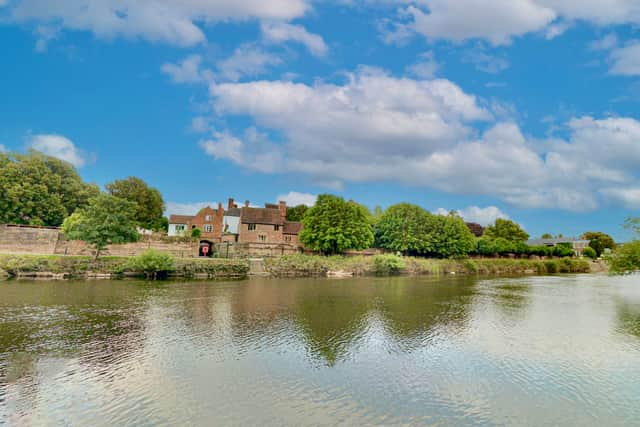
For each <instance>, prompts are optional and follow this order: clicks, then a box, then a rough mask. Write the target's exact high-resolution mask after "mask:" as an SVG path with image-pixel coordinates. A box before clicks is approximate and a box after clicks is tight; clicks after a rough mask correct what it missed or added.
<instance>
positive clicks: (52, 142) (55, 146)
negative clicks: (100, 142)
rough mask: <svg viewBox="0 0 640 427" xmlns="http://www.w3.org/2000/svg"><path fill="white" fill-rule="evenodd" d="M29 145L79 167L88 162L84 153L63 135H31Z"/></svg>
mask: <svg viewBox="0 0 640 427" xmlns="http://www.w3.org/2000/svg"><path fill="white" fill-rule="evenodd" d="M29 145H30V146H31V148H33V149H35V150H38V151H40V152H42V153H44V154H46V155H48V156H51V157H55V158H58V159H60V160H64V161H66V162H69V163H71V164H72V165H73V166H75V167H78V168H81V167H82V166H84V165H85V164H86V163H87V158H86V156H85V155H84V153H82V152H81V151H80V150H79V149H78V148H77V147H76V146H75V144H74V143H73V142H71V140H69V139H67V138H65V137H64V136H62V135H32V136H30V137H29Z"/></svg>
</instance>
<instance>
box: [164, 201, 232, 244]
mask: <svg viewBox="0 0 640 427" xmlns="http://www.w3.org/2000/svg"><path fill="white" fill-rule="evenodd" d="M223 218H224V209H223V208H222V204H218V209H213V208H212V207H210V206H207V207H206V208H202V209H200V211H199V212H198V213H197V214H196V215H194V216H189V215H171V216H170V217H169V236H183V235H185V234H187V235H190V233H191V230H193V229H194V228H199V229H200V231H201V232H202V234H201V235H200V236H201V238H202V239H206V240H210V241H211V242H214V243H215V242H220V241H221V240H222V222H223Z"/></svg>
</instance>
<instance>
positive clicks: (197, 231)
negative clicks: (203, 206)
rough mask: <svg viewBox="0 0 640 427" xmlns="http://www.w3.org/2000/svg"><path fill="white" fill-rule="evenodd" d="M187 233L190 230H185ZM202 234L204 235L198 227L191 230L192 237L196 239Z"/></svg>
mask: <svg viewBox="0 0 640 427" xmlns="http://www.w3.org/2000/svg"><path fill="white" fill-rule="evenodd" d="M185 233H188V231H186V230H185ZM200 236H202V230H200V229H199V228H198V227H196V228H193V229H192V230H191V237H192V238H194V239H197V238H199V237H200Z"/></svg>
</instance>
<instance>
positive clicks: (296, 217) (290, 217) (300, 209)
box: [287, 205, 309, 222]
mask: <svg viewBox="0 0 640 427" xmlns="http://www.w3.org/2000/svg"><path fill="white" fill-rule="evenodd" d="M308 210H309V206H307V205H298V206H292V207H290V208H287V221H297V222H299V221H302V219H303V218H304V215H305V214H306V213H307V211H308Z"/></svg>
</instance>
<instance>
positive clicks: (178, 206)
mask: <svg viewBox="0 0 640 427" xmlns="http://www.w3.org/2000/svg"><path fill="white" fill-rule="evenodd" d="M207 206H218V203H217V202H192V203H177V202H167V205H166V209H165V214H166V215H195V214H197V213H198V212H199V211H200V210H201V209H202V208H206V207H207Z"/></svg>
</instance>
